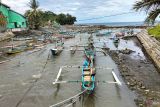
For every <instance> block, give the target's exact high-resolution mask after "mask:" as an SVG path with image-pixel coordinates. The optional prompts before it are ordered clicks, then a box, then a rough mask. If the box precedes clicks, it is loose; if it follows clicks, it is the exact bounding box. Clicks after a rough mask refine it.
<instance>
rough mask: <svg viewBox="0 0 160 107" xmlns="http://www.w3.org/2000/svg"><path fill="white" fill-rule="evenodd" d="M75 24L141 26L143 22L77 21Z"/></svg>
mask: <svg viewBox="0 0 160 107" xmlns="http://www.w3.org/2000/svg"><path fill="white" fill-rule="evenodd" d="M77 25H106V26H143V25H144V22H112V23H79V24H77Z"/></svg>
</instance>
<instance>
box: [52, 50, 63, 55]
mask: <svg viewBox="0 0 160 107" xmlns="http://www.w3.org/2000/svg"><path fill="white" fill-rule="evenodd" d="M61 52H62V50H58V49H56V50H55V49H51V53H52V55H53V56H54V55H59V54H60V53H61Z"/></svg>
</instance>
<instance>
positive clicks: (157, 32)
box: [148, 25, 160, 40]
mask: <svg viewBox="0 0 160 107" xmlns="http://www.w3.org/2000/svg"><path fill="white" fill-rule="evenodd" d="M148 33H149V34H150V35H152V36H154V37H155V38H156V39H158V40H160V25H157V26H156V27H154V28H150V29H148Z"/></svg>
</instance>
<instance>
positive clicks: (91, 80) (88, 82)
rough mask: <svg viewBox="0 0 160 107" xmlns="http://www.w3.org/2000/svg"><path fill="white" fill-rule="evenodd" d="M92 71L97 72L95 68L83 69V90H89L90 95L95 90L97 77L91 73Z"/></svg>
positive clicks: (84, 67)
mask: <svg viewBox="0 0 160 107" xmlns="http://www.w3.org/2000/svg"><path fill="white" fill-rule="evenodd" d="M91 70H95V69H94V68H93V66H92V67H89V66H88V67H86V66H83V67H82V78H81V79H82V89H83V90H87V93H88V94H91V93H92V92H93V91H94V89H95V75H93V74H92V73H91ZM94 72H95V71H94Z"/></svg>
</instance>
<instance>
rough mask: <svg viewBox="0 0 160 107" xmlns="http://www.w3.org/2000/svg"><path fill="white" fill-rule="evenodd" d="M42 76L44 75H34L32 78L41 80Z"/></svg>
mask: <svg viewBox="0 0 160 107" xmlns="http://www.w3.org/2000/svg"><path fill="white" fill-rule="evenodd" d="M41 76H42V74H37V75H32V77H33V78H35V79H39V78H41Z"/></svg>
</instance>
